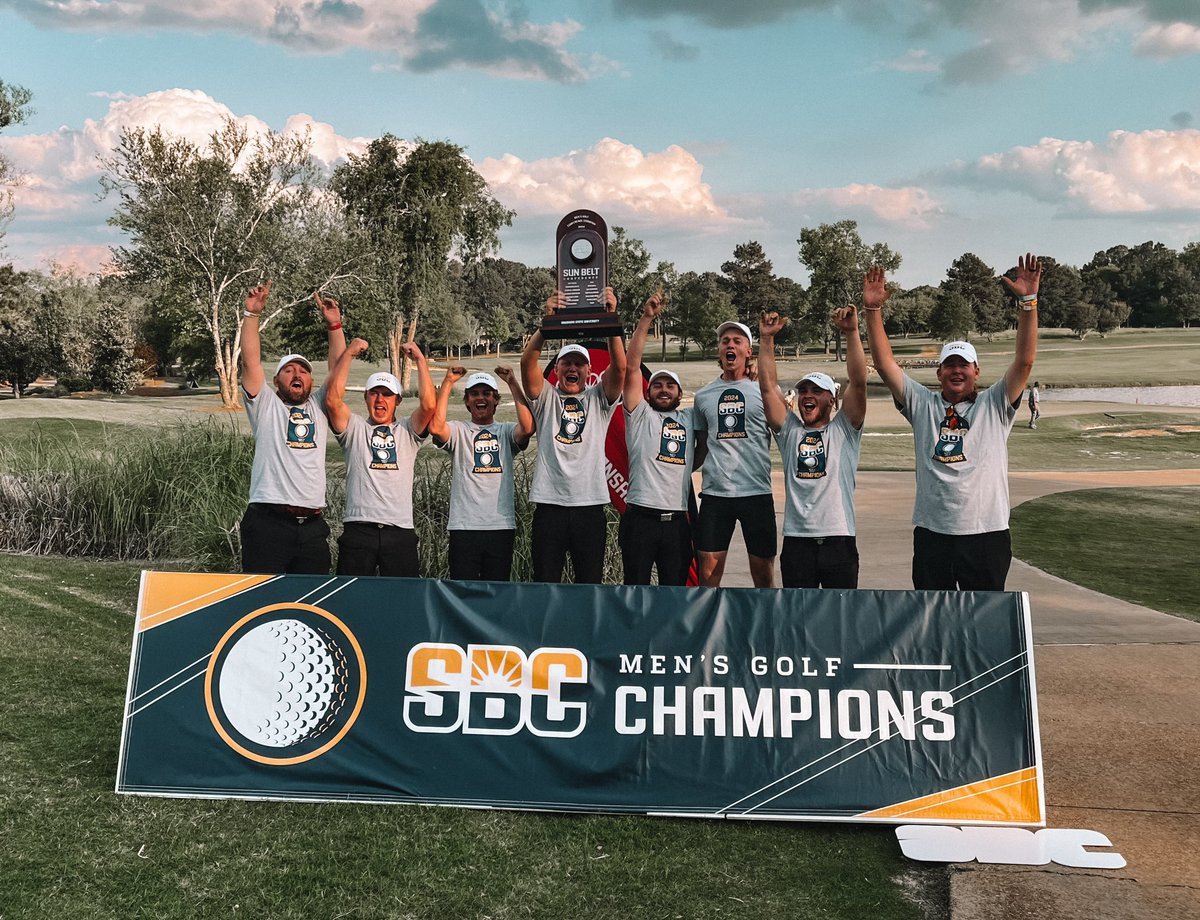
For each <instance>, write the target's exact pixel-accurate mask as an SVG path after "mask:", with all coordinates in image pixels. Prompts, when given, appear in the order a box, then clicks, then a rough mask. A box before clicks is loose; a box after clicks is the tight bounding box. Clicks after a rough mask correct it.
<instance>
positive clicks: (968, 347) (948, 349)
mask: <svg viewBox="0 0 1200 920" xmlns="http://www.w3.org/2000/svg"><path fill="white" fill-rule="evenodd" d="M953 355H958V356H959V357H960V358H962V359H963V360H964V361H970V362H971V363H972V364H978V363H979V355H977V354H976V353H975V346H974V345H972V344H971V343H970V342H947V343H946V344H945V345H943V346H942V353H941V354H940V355H939V356H938V364H944V363H945V361H946V359H947V358H949V357H952V356H953Z"/></svg>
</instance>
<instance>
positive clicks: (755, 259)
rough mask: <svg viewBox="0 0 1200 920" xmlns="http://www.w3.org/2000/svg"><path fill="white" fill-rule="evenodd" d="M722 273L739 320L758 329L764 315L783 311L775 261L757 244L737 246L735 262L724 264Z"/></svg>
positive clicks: (749, 242) (734, 251) (749, 243)
mask: <svg viewBox="0 0 1200 920" xmlns="http://www.w3.org/2000/svg"><path fill="white" fill-rule="evenodd" d="M721 272H722V274H724V275H725V289H726V290H727V291H728V292H729V297H730V300H732V301H733V305H734V307H735V308H736V309H737V315H738V319H739V320H741V321H742V322H743V323H746V324H747V325H748V326H750V327H751V328H752V329H755V328H757V327H758V317H759V315H760V314H762V313H763V312H765V311H767V310H776V309H778V308H779V306H780V303H779V300H780V298H779V293H780V292H779V286H778V285H777V284H776V280H777V279H776V278H775V273H774V271H773V269H772V265H771V260H770V259H768V258H767V254H766V253H765V252H764V251H763V248H762V245H761V244H760V243H758V242H757V241H756V240H750V241H748V242H745V243H739V244H738V245H737V246H735V247H734V249H733V258H732V259H730V260H729V261H727V262H722V263H721Z"/></svg>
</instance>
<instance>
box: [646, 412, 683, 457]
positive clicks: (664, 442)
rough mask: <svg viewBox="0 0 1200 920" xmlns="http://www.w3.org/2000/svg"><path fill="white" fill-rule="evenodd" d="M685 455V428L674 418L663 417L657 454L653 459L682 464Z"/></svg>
mask: <svg viewBox="0 0 1200 920" xmlns="http://www.w3.org/2000/svg"><path fill="white" fill-rule="evenodd" d="M686 457H687V428H685V427H684V426H683V425H681V424H679V422H677V421H676V420H675V419H673V418H670V417H667V418H665V419H663V423H662V433H661V434H660V435H659V438H658V456H657V457H655V458H654V459H655V460H657V461H658V462H659V463H673V464H677V465H680V466H682V465H683V464H684V463H685V462H686Z"/></svg>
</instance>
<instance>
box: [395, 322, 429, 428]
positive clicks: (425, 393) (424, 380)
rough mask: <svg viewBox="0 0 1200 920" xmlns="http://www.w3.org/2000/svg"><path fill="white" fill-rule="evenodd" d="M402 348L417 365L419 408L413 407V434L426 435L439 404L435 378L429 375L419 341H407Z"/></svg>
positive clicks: (411, 417) (406, 355) (407, 356)
mask: <svg viewBox="0 0 1200 920" xmlns="http://www.w3.org/2000/svg"><path fill="white" fill-rule="evenodd" d="M400 350H401V351H403V352H404V356H405V357H406V358H408V360H409V361H411V362H412V363H414V364H415V365H416V366H417V408H415V409H413V413H412V415H411V416H410V417H409V418H410V421H411V423H412V430H413V434H415V435H417V436H418V437H424V436H425V430H426V429H427V428H428V427H429V420H430V419H431V418H432V417H433V410H434V408H435V407H436V406H437V391H436V390H434V388H433V378H432V377H430V376H429V364H428V363H427V362H426V361H425V355H423V354H422V353H421V349H420V348H418V347H417V343H416V342H405V343H404V344H403V345H401V346H400Z"/></svg>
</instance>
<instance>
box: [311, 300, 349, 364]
mask: <svg viewBox="0 0 1200 920" xmlns="http://www.w3.org/2000/svg"><path fill="white" fill-rule="evenodd" d="M313 300H315V301H316V302H317V307H318V308H319V309H320V311H321V317H322V318H323V319H324V320H325V334H326V338H328V340H329V357H328V358H327V359H326V364H327V366H328V369H329V372H330V373H333V366H334V364H336V363H337V360H338V358H340V357H341V356H342V352H343V351H345V350H346V333H345V332H344V331H343V330H342V307H341V305H340V304H339V303H338V302H337V301H336V300H334V299H333V298H332V297H322V296H321V292H320V291H314V292H313Z"/></svg>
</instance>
